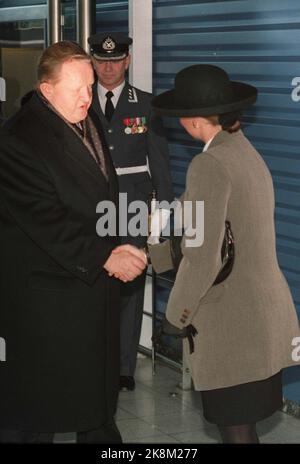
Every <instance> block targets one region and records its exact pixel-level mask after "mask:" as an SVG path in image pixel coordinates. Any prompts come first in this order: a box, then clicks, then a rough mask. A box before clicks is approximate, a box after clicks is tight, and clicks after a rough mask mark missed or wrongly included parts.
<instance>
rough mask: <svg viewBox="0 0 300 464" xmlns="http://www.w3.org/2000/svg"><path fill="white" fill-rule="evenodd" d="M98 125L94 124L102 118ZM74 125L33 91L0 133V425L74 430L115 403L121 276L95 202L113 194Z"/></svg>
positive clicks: (94, 423)
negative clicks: (0, 355) (113, 266)
mask: <svg viewBox="0 0 300 464" xmlns="http://www.w3.org/2000/svg"><path fill="white" fill-rule="evenodd" d="M97 126H98V127H99V124H97ZM106 164H107V170H108V175H109V182H107V181H106V179H105V177H104V176H103V174H102V171H101V170H100V168H99V166H98V165H97V164H96V162H95V161H94V159H93V158H92V156H91V155H90V153H89V151H88V150H87V148H86V147H85V145H84V144H83V143H82V141H81V139H80V138H79V137H78V136H77V134H76V133H75V132H74V131H73V130H72V129H71V128H70V127H69V126H68V125H67V124H66V123H65V122H63V120H62V119H61V118H59V116H57V115H56V113H54V112H53V111H52V110H51V109H49V108H48V107H47V106H46V105H45V104H44V103H43V102H42V101H41V100H40V98H39V97H38V95H37V94H35V95H34V96H33V97H32V98H31V100H30V101H29V102H28V103H27V104H26V105H24V107H23V108H22V109H21V110H20V111H19V112H18V113H17V114H16V115H15V116H14V117H13V118H12V119H11V120H9V121H8V122H7V123H6V124H5V126H4V128H3V129H1V135H0V262H1V271H0V305H1V306H0V337H2V338H3V339H4V340H5V343H6V360H5V361H2V362H0V428H1V429H20V430H34V431H54V432H66V431H80V430H88V429H93V428H97V427H98V426H99V425H100V424H102V423H103V422H105V421H107V420H109V419H110V418H111V417H112V415H113V414H114V412H115V409H116V401H117V395H118V381H119V303H118V294H119V283H118V281H117V280H116V279H114V278H110V277H109V276H108V275H107V273H106V271H105V270H104V269H103V264H104V263H105V261H106V260H107V258H108V256H109V255H110V253H111V250H112V249H113V248H114V247H115V246H116V245H117V243H118V240H117V239H116V238H115V237H111V238H101V237H99V236H98V235H97V233H96V222H97V219H99V216H98V215H97V214H96V205H97V203H98V202H99V201H102V200H111V201H113V202H116V200H117V194H118V191H117V181H116V177H115V173H114V169H113V166H112V164H111V161H110V158H109V155H108V153H107V152H106Z"/></svg>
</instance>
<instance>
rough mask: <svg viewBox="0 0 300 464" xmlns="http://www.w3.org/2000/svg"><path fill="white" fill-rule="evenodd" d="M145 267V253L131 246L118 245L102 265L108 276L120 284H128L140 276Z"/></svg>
mask: <svg viewBox="0 0 300 464" xmlns="http://www.w3.org/2000/svg"><path fill="white" fill-rule="evenodd" d="M146 266H147V256H146V253H145V252H144V251H143V250H142V249H139V248H137V247H135V246H133V245H120V246H118V247H117V248H115V249H114V250H113V251H112V252H111V255H110V256H109V258H108V260H107V261H106V263H105V264H104V269H106V271H107V272H108V274H109V276H110V277H112V276H114V277H116V278H117V279H120V280H122V282H130V281H131V280H134V279H135V278H136V277H137V276H139V275H140V274H142V272H143V270H144V269H145V267H146Z"/></svg>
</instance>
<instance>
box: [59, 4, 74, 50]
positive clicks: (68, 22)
mask: <svg viewBox="0 0 300 464" xmlns="http://www.w3.org/2000/svg"><path fill="white" fill-rule="evenodd" d="M62 15H63V18H64V23H63V27H62V40H73V41H74V42H76V0H68V1H65V2H64V3H62Z"/></svg>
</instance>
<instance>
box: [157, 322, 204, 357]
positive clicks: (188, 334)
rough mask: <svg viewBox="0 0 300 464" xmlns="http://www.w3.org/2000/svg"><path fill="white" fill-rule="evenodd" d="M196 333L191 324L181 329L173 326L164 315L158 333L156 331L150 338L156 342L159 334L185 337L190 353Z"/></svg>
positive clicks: (192, 349) (192, 350)
mask: <svg viewBox="0 0 300 464" xmlns="http://www.w3.org/2000/svg"><path fill="white" fill-rule="evenodd" d="M197 334H198V331H197V329H196V328H195V327H194V326H193V325H192V324H189V325H187V326H186V327H183V329H178V328H177V327H175V325H173V324H171V322H169V321H168V319H167V318H166V316H164V318H163V320H162V324H161V327H160V328H159V330H158V333H156V334H155V335H154V336H153V337H152V340H153V341H154V343H156V342H157V341H158V340H159V338H160V337H161V335H169V336H170V337H174V338H187V339H188V341H189V345H190V353H193V352H194V340H193V337H195V336H196V335H197Z"/></svg>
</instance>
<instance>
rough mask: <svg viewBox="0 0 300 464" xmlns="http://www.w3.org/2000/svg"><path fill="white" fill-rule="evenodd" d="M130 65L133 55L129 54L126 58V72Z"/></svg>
mask: <svg viewBox="0 0 300 464" xmlns="http://www.w3.org/2000/svg"><path fill="white" fill-rule="evenodd" d="M130 63H131V55H130V54H128V55H127V56H126V71H127V69H128V68H129V65H130Z"/></svg>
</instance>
